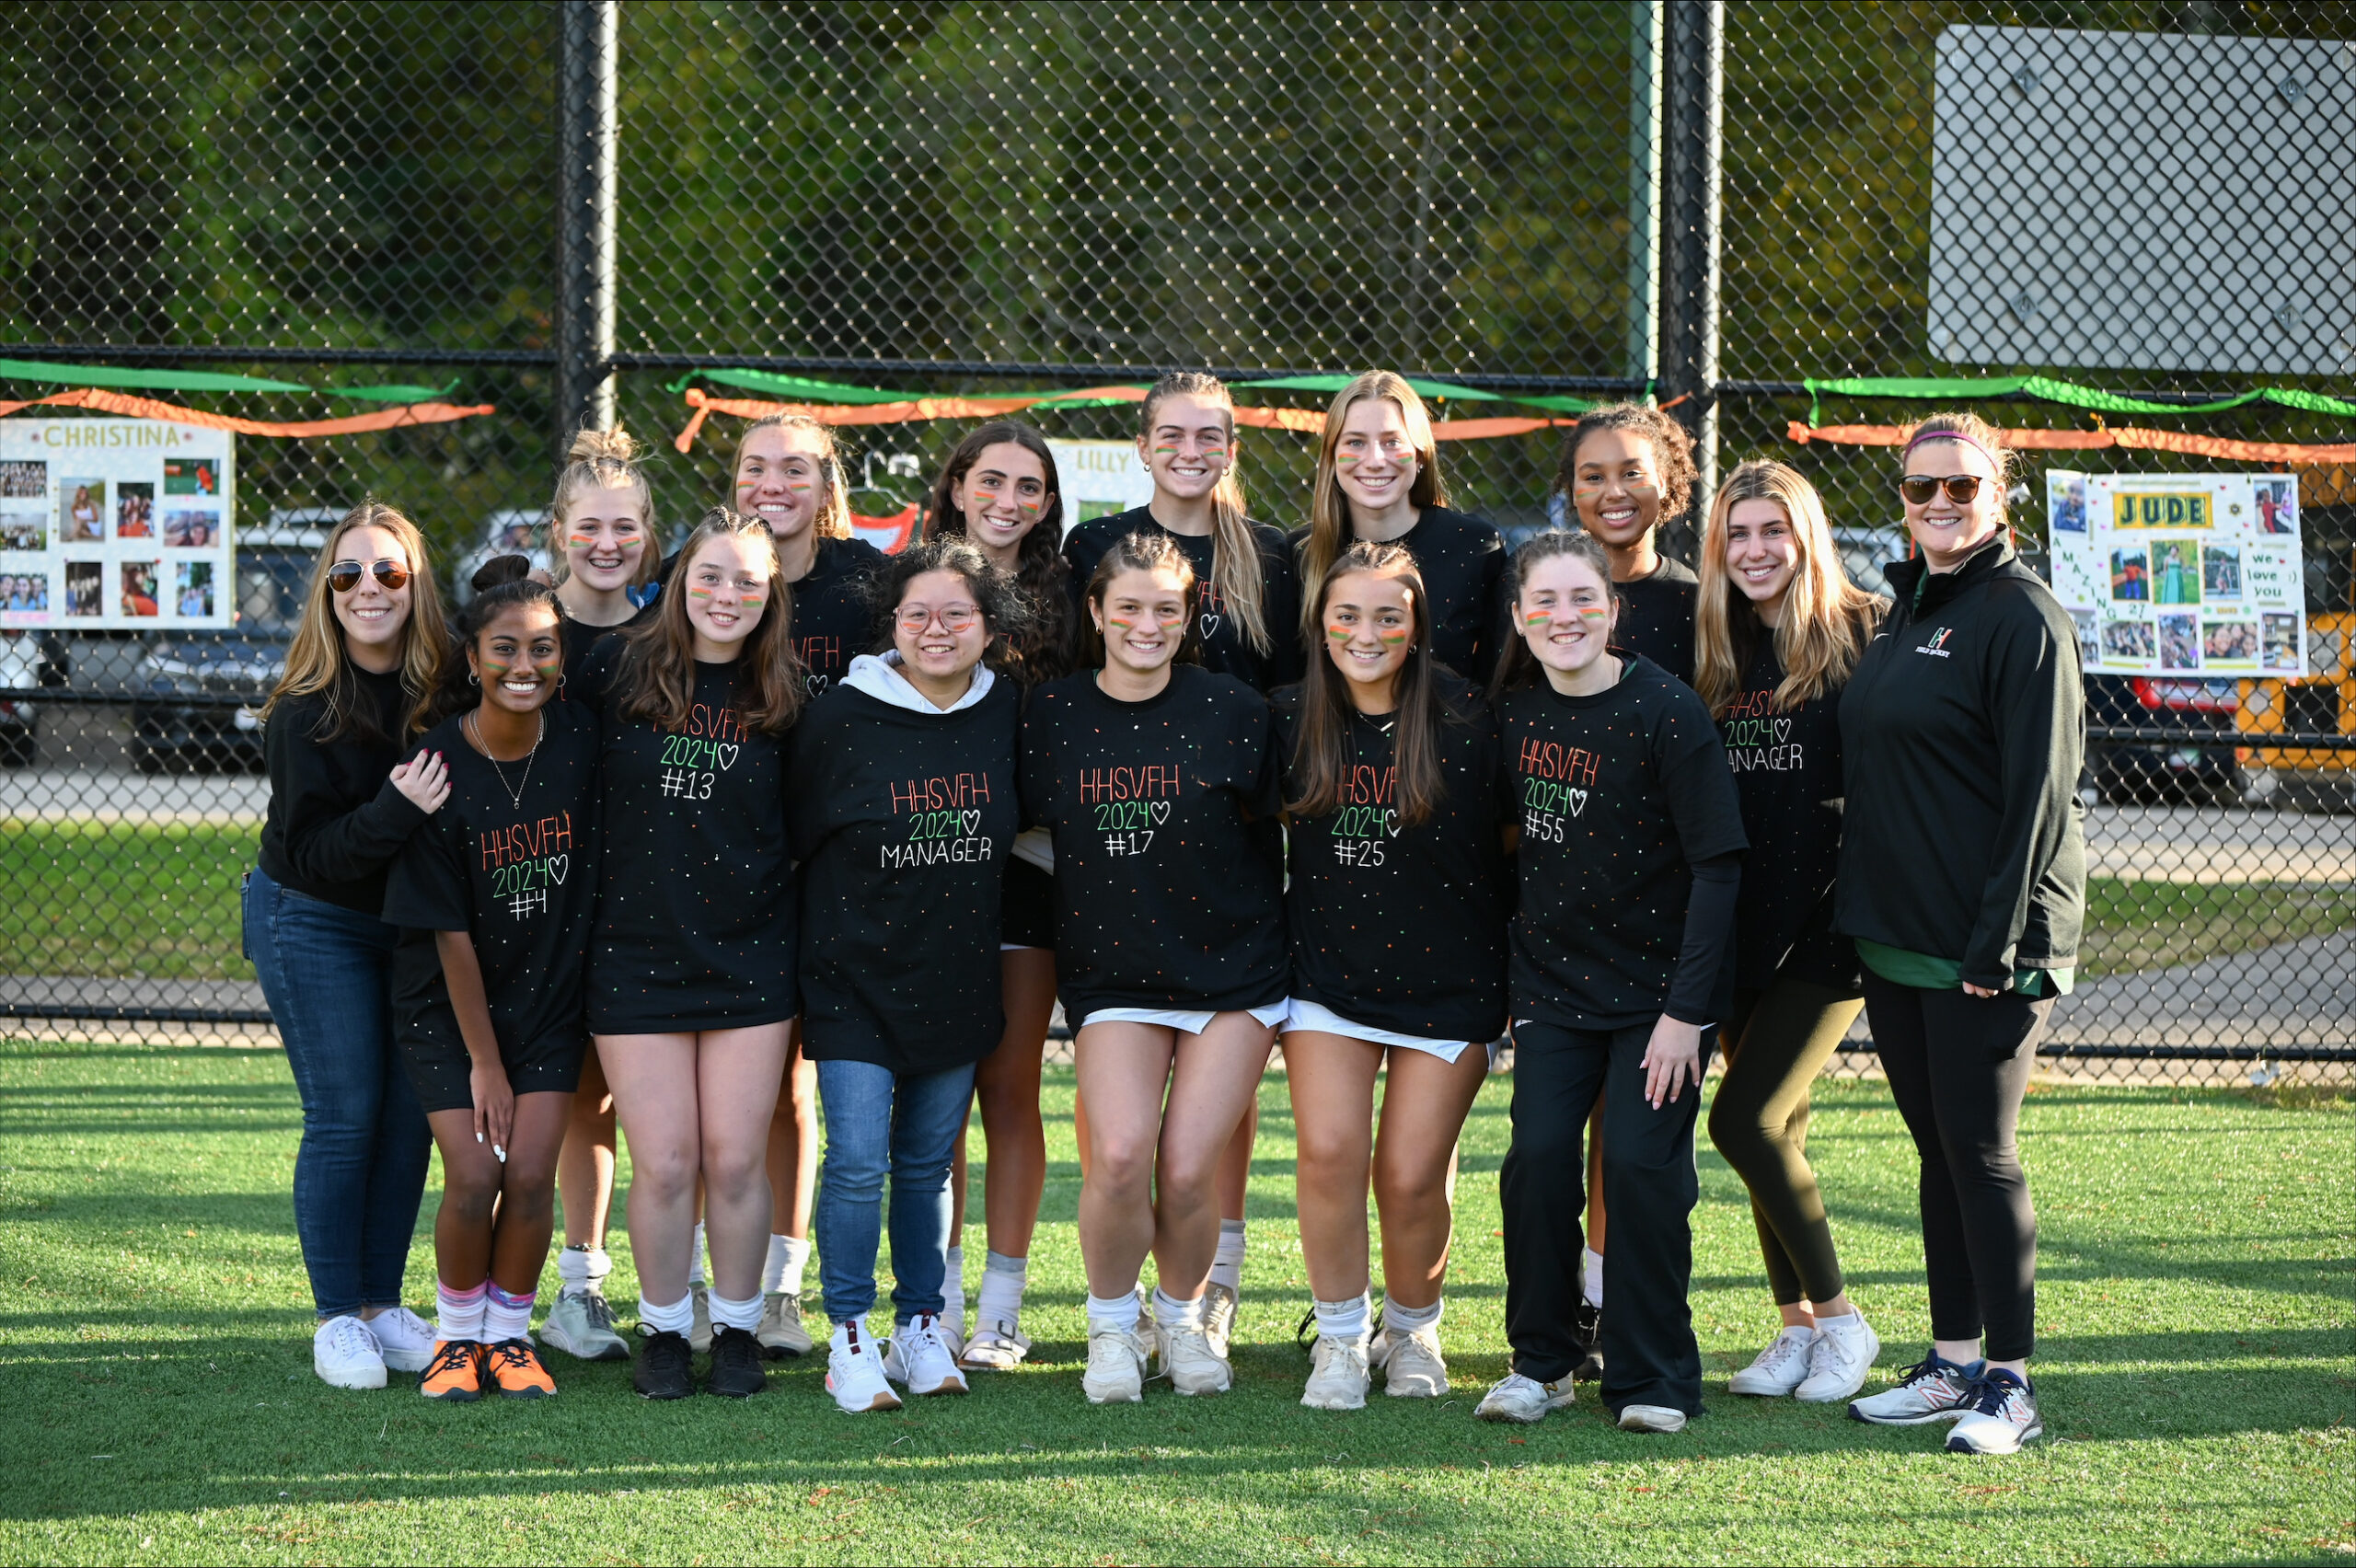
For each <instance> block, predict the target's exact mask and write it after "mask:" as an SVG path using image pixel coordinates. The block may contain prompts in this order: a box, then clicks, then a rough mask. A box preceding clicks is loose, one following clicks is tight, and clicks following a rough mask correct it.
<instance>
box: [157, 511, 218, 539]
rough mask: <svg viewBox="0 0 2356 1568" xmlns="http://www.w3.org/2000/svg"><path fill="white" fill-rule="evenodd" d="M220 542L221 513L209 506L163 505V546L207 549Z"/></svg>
mask: <svg viewBox="0 0 2356 1568" xmlns="http://www.w3.org/2000/svg"><path fill="white" fill-rule="evenodd" d="M220 542H221V513H218V512H216V511H214V509H213V508H211V507H209V506H208V507H181V506H174V505H172V504H170V503H169V502H166V503H165V507H164V548H166V549H172V550H209V549H211V548H213V547H214V546H215V545H217V544H219V543H220Z"/></svg>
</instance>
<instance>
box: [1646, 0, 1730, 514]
mask: <svg viewBox="0 0 2356 1568" xmlns="http://www.w3.org/2000/svg"><path fill="white" fill-rule="evenodd" d="M1666 8H1667V10H1668V13H1669V15H1668V17H1667V18H1666V20H1667V27H1666V29H1665V31H1666V33H1667V39H1666V53H1667V56H1668V66H1669V87H1668V92H1667V95H1666V97H1667V102H1666V103H1665V105H1664V106H1663V107H1664V111H1665V112H1664V119H1665V121H1666V128H1665V132H1666V140H1667V142H1668V156H1667V159H1666V160H1665V161H1666V163H1667V189H1666V190H1665V191H1664V192H1663V198H1662V202H1661V207H1662V211H1661V225H1662V237H1661V259H1662V262H1663V266H1662V269H1661V345H1660V352H1661V366H1660V382H1661V392H1662V395H1663V401H1667V400H1668V399H1669V398H1680V397H1681V398H1684V399H1685V401H1683V402H1681V403H1680V404H1679V405H1678V409H1677V412H1678V416H1679V418H1680V419H1681V420H1682V421H1684V423H1685V427H1686V429H1688V430H1690V431H1692V432H1693V446H1694V452H1693V457H1694V461H1695V463H1696V464H1697V465H1698V466H1699V467H1700V468H1701V470H1702V475H1701V480H1700V483H1699V485H1698V486H1697V488H1696V494H1695V496H1694V505H1695V526H1696V527H1698V526H1699V523H1700V517H1701V515H1702V512H1701V509H1702V508H1703V507H1706V506H1707V505H1708V504H1709V498H1710V496H1711V494H1712V493H1713V492H1714V491H1715V490H1716V489H1717V480H1718V409H1717V385H1718V198H1719V188H1718V146H1719V132H1720V118H1721V115H1720V110H1721V107H1722V100H1723V98H1724V93H1725V86H1726V71H1725V55H1724V51H1725V43H1726V6H1725V0H1668V5H1667V7H1666Z"/></svg>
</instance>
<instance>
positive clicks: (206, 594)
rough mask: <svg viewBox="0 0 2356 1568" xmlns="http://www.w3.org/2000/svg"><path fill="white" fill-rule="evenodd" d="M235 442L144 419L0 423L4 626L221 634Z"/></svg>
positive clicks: (226, 603) (227, 610) (230, 614)
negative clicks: (215, 630)
mask: <svg viewBox="0 0 2356 1568" xmlns="http://www.w3.org/2000/svg"><path fill="white" fill-rule="evenodd" d="M236 476H237V441H236V438H235V437H234V436H232V435H230V434H229V432H226V431H218V430H206V429H203V428H202V427H201V426H197V425H179V424H164V423H161V422H158V421H153V420H110V419H93V420H76V419H12V420H0V626H10V627H17V626H55V627H63V628H67V629H80V630H88V631H100V630H107V629H110V628H121V629H156V628H167V627H202V626H228V625H230V624H231V623H232V622H233V621H235V620H236V618H237V615H236V605H235V604H234V603H233V595H231V594H228V593H227V592H225V585H226V584H227V583H228V582H230V581H231V579H232V573H233V571H234V557H233V553H232V539H233V537H234V536H235V532H236V527H237V500H236V494H237V482H236Z"/></svg>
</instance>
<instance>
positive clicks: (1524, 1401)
mask: <svg viewBox="0 0 2356 1568" xmlns="http://www.w3.org/2000/svg"><path fill="white" fill-rule="evenodd" d="M1572 1398H1573V1390H1572V1387H1571V1380H1570V1379H1569V1378H1558V1379H1557V1380H1555V1381H1554V1382H1552V1383H1542V1382H1540V1381H1538V1380H1537V1379H1536V1378H1525V1377H1523V1376H1522V1375H1521V1374H1520V1373H1519V1372H1508V1373H1507V1374H1506V1375H1505V1376H1504V1377H1502V1378H1498V1379H1497V1380H1496V1383H1494V1384H1492V1385H1491V1386H1490V1388H1489V1391H1488V1392H1487V1393H1485V1394H1484V1395H1482V1396H1481V1403H1480V1407H1479V1408H1478V1409H1476V1410H1475V1411H1473V1412H1472V1413H1473V1414H1474V1415H1476V1416H1478V1417H1480V1418H1481V1419H1482V1420H1483V1421H1519V1422H1521V1423H1523V1424H1529V1423H1530V1422H1533V1421H1543V1420H1545V1419H1546V1412H1548V1411H1550V1410H1563V1409H1565V1408H1567V1407H1568V1406H1569V1405H1570V1403H1571V1401H1572Z"/></svg>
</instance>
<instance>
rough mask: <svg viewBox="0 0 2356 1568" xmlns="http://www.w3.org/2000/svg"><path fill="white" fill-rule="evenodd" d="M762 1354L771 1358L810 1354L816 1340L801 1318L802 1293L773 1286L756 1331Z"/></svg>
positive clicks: (755, 1335)
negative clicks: (776, 1288)
mask: <svg viewBox="0 0 2356 1568" xmlns="http://www.w3.org/2000/svg"><path fill="white" fill-rule="evenodd" d="M753 1337H754V1338H755V1339H756V1340H757V1341H759V1342H760V1346H761V1354H762V1355H765V1356H767V1357H768V1358H769V1359H770V1360H771V1361H775V1360H778V1359H779V1358H780V1357H781V1356H788V1355H792V1356H802V1355H809V1354H810V1352H811V1351H812V1350H813V1349H814V1348H815V1347H816V1343H817V1342H816V1341H814V1340H813V1339H812V1338H811V1337H810V1331H809V1330H808V1329H807V1328H805V1327H803V1322H802V1297H801V1296H800V1295H799V1294H797V1293H796V1292H793V1291H790V1290H773V1291H771V1292H769V1298H768V1300H767V1301H766V1302H764V1303H763V1304H762V1306H761V1326H760V1327H759V1328H757V1329H756V1330H754V1331H753Z"/></svg>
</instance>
